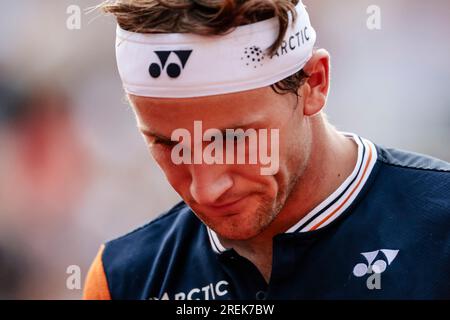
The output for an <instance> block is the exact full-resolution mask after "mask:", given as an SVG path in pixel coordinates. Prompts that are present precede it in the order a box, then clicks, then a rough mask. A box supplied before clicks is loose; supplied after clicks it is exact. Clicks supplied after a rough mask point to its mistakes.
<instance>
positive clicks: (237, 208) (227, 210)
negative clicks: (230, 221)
mask: <svg viewBox="0 0 450 320" xmlns="http://www.w3.org/2000/svg"><path fill="white" fill-rule="evenodd" d="M247 198H248V197H242V198H239V199H237V200H233V201H229V202H226V203H223V204H222V203H221V204H218V205H209V206H206V207H205V209H206V210H204V211H205V212H207V213H209V214H211V215H212V216H217V215H220V216H233V215H236V214H239V213H240V212H241V211H242V207H243V205H244V204H245V201H244V200H245V199H247Z"/></svg>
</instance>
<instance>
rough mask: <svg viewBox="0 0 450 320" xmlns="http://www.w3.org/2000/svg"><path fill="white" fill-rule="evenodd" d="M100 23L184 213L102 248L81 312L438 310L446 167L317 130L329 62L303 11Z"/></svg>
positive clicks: (157, 12)
mask: <svg viewBox="0 0 450 320" xmlns="http://www.w3.org/2000/svg"><path fill="white" fill-rule="evenodd" d="M105 9H106V11H107V12H111V13H113V14H115V16H116V17H117V20H118V24H119V27H118V32H117V45H116V50H117V52H116V53H117V61H118V67H119V72H120V75H121V78H122V81H123V84H124V88H125V91H126V92H127V94H128V97H129V100H130V103H131V105H132V108H133V110H134V112H135V114H136V119H137V123H138V127H139V129H140V130H141V132H142V133H143V135H144V137H145V139H146V141H147V144H148V146H149V147H150V151H151V154H152V155H153V157H154V159H155V160H156V161H157V163H158V164H159V165H160V167H161V168H162V170H163V171H164V173H165V174H166V177H167V179H168V181H169V182H170V183H171V185H172V186H173V188H174V189H175V190H176V191H177V192H178V193H179V194H180V196H181V197H182V198H183V200H184V201H183V202H181V203H179V204H177V205H176V206H175V207H173V208H172V209H170V210H169V211H168V212H167V213H165V214H164V215H162V216H160V217H159V218H157V219H155V220H154V221H152V222H150V223H149V224H147V225H146V226H144V227H142V228H140V229H138V230H135V231H133V232H131V233H129V234H127V235H125V236H123V237H121V238H118V239H116V240H113V241H110V242H108V243H106V244H105V245H104V246H102V248H101V250H100V251H99V253H98V255H97V257H96V259H95V261H94V263H93V265H92V267H91V270H90V273H89V275H88V277H87V282H86V287H85V298H87V299H111V298H112V299H304V298H307V299H371V298H382V299H391V298H393V299H405V298H413V299H419V298H420V299H421V298H450V276H449V273H448V270H449V267H450V241H449V239H450V201H449V200H450V199H449V198H450V197H449V196H450V173H449V172H450V165H449V164H448V163H445V162H443V161H439V160H436V159H432V158H430V157H426V156H421V155H417V154H413V153H407V152H403V151H399V150H393V149H386V148H382V147H380V146H376V145H374V144H373V143H372V142H370V141H368V140H366V139H363V138H360V137H359V136H357V135H354V134H344V133H341V132H338V131H336V130H335V129H334V127H333V126H332V125H330V124H329V123H328V121H327V119H326V117H325V115H324V114H323V112H322V110H323V108H324V106H325V104H326V100H327V96H328V89H329V84H330V77H329V70H330V65H329V61H330V58H329V54H328V52H327V51H325V50H323V49H319V50H316V49H314V48H313V47H314V43H315V38H316V34H315V31H314V29H313V27H312V26H311V24H310V21H309V17H308V14H307V12H306V9H305V7H304V6H303V4H302V3H301V2H298V1H288V0H284V1H283V0H281V1H266V0H255V1H233V0H228V1H201V2H200V1H156V0H155V1H151V0H150V1H127V2H125V1H118V2H116V3H114V4H109V5H106V7H105ZM239 129H241V131H239ZM236 132H238V133H239V134H236ZM230 133H231V134H230ZM252 133H253V135H252ZM222 135H223V136H222ZM200 136H201V137H202V140H201V141H200V142H199V141H198V140H199V137H200ZM192 137H193V138H192ZM230 141H231V146H232V148H231V149H226V148H225V146H227V147H228V146H229V145H230V144H227V143H229V142H230ZM211 145H213V147H211ZM221 146H222V149H221ZM239 148H241V152H242V153H241V156H242V155H243V158H241V159H240V160H244V161H241V162H239V161H236V157H234V156H237V157H238V158H239ZM242 148H243V149H242ZM224 149H226V150H224ZM199 150H200V151H199ZM230 150H231V154H230V153H229V152H228V151H230ZM242 150H244V151H245V152H244V151H242ZM213 151H214V152H213ZM255 154H256V156H255ZM268 155H270V157H269V156H268ZM252 156H254V157H253V160H254V159H255V158H256V159H257V161H256V162H255V161H253V162H252V161H251V160H250V159H252ZM264 156H265V157H264ZM272 156H274V157H272ZM224 159H226V160H229V159H231V160H235V161H234V162H232V161H231V162H228V161H224ZM268 165H269V168H268Z"/></svg>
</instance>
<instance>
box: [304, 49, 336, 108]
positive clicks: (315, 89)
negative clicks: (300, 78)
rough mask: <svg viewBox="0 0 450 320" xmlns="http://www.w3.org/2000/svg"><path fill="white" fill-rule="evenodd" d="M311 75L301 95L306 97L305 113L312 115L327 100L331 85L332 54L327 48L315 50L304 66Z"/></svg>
mask: <svg viewBox="0 0 450 320" xmlns="http://www.w3.org/2000/svg"><path fill="white" fill-rule="evenodd" d="M303 70H304V71H305V73H306V74H308V75H309V78H308V80H307V81H306V82H305V84H304V85H303V86H302V92H301V95H302V96H303V97H304V100H303V101H304V108H303V113H304V115H305V116H312V115H314V114H316V113H318V112H320V111H321V110H322V109H323V107H324V106H325V104H326V102H327V97H328V89H329V87H330V54H329V53H328V51H326V50H325V49H319V50H317V51H315V52H314V53H313V55H312V57H311V59H310V60H309V61H308V63H307V64H306V65H305V67H304V68H303Z"/></svg>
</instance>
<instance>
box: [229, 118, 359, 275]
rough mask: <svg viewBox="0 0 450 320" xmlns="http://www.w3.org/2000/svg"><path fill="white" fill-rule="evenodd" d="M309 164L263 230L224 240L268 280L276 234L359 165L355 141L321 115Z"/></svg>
mask: <svg viewBox="0 0 450 320" xmlns="http://www.w3.org/2000/svg"><path fill="white" fill-rule="evenodd" d="M310 121H311V125H310V128H311V141H310V143H311V151H310V157H309V160H308V165H307V166H306V169H305V171H304V172H303V174H302V176H301V178H300V179H299V180H298V182H297V183H296V185H295V186H294V188H293V190H292V192H291V194H290V196H289V198H288V199H287V201H286V203H285V205H284V207H283V209H282V210H281V211H280V213H279V214H278V215H277V217H276V218H275V220H274V221H273V222H272V223H271V224H270V225H269V227H267V228H266V229H265V230H264V231H263V232H261V233H260V234H258V235H257V236H255V237H253V238H251V239H246V240H228V239H221V241H223V243H224V244H225V246H226V247H232V248H233V249H234V250H236V252H238V253H239V254H240V255H241V256H243V257H246V258H247V259H249V260H250V261H252V262H253V263H254V264H255V265H256V266H257V268H258V269H259V270H260V272H261V274H262V275H263V277H264V278H265V280H266V281H267V282H268V281H269V279H270V273H271V270H272V250H273V248H272V245H273V237H274V236H275V235H277V234H280V233H283V232H285V231H286V230H288V229H289V228H290V227H291V226H293V225H294V224H295V223H297V222H298V221H299V220H301V219H302V218H303V217H304V216H305V215H307V214H308V213H309V212H310V211H311V210H312V209H314V208H315V207H316V206H317V205H319V204H320V203H321V202H322V201H323V200H324V199H326V198H327V197H328V196H329V195H330V194H332V193H333V192H334V191H335V190H336V189H337V188H338V187H339V186H340V185H341V184H342V183H343V182H344V180H345V179H346V178H347V177H348V176H349V175H350V174H351V172H352V171H353V168H354V166H355V164H356V159H357V153H358V152H357V146H356V144H355V142H353V141H352V140H350V139H348V138H346V137H344V136H343V135H342V134H341V133H339V132H337V131H336V129H334V128H333V127H332V126H331V125H330V124H328V122H327V121H326V120H325V119H324V118H323V116H321V115H317V116H315V117H312V118H311V120H310Z"/></svg>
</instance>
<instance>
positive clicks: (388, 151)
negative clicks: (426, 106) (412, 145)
mask: <svg viewBox="0 0 450 320" xmlns="http://www.w3.org/2000/svg"><path fill="white" fill-rule="evenodd" d="M377 151H378V162H379V166H380V169H379V171H378V174H377V175H376V179H375V181H376V182H375V186H374V190H373V191H374V192H373V193H372V195H373V194H375V197H378V200H380V201H383V202H385V203H387V204H391V205H394V206H403V208H405V210H406V208H408V209H409V212H418V213H420V214H426V213H433V215H434V216H435V217H436V218H438V217H442V218H444V219H445V220H446V221H450V196H449V195H450V164H449V163H447V162H445V161H442V160H439V159H436V158H433V157H430V156H426V155H422V154H418V153H413V152H408V151H403V150H398V149H392V148H384V147H379V146H377Z"/></svg>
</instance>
